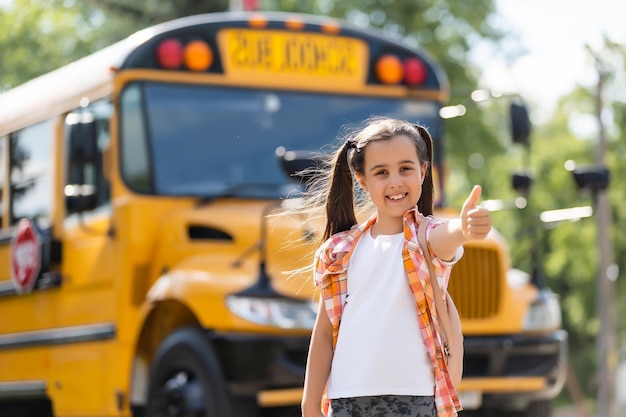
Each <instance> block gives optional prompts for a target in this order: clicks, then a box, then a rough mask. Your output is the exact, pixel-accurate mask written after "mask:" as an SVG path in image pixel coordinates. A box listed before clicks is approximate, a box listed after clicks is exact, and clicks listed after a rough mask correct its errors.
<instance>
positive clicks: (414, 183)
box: [357, 135, 428, 234]
mask: <svg viewBox="0 0 626 417" xmlns="http://www.w3.org/2000/svg"><path fill="white" fill-rule="evenodd" d="M364 151H365V159H364V161H365V164H364V170H363V175H358V174H357V181H358V182H359V184H360V185H361V187H363V189H364V190H365V191H366V192H367V193H368V194H369V195H370V198H371V199H372V201H373V203H374V205H375V206H376V211H377V214H378V221H377V223H378V224H379V227H378V228H377V229H378V230H377V232H376V233H377V234H392V233H399V232H400V231H402V216H403V215H404V213H406V212H407V211H408V210H410V209H412V208H413V207H415V205H416V204H417V201H418V200H419V198H420V196H421V195H422V181H423V179H424V174H425V173H426V168H427V167H428V164H427V163H424V164H422V163H421V162H420V159H419V157H418V156H417V149H416V147H415V142H414V141H413V139H411V138H409V137H408V136H405V135H399V136H394V137H393V138H391V139H390V140H379V141H373V142H370V143H368V144H367V146H366V148H365V149H364ZM398 229H399V230H398Z"/></svg>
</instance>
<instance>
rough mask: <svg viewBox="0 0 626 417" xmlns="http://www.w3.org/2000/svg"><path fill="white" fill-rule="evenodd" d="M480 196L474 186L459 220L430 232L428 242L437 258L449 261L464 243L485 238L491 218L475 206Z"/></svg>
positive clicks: (484, 209)
mask: <svg viewBox="0 0 626 417" xmlns="http://www.w3.org/2000/svg"><path fill="white" fill-rule="evenodd" d="M480 194H481V188H480V186H478V185H475V186H474V189H472V192H471V193H470V195H469V197H468V198H467V200H465V203H464V204H463V208H462V209H461V214H460V216H459V218H458V219H454V220H450V221H449V222H447V223H445V224H442V225H441V226H439V227H436V228H434V229H433V230H431V232H430V234H429V238H428V242H429V244H430V247H431V248H432V250H433V252H435V254H436V255H437V256H438V257H439V258H441V259H443V260H451V259H452V258H454V255H455V254H456V251H457V249H458V247H459V246H461V245H463V244H464V243H465V242H467V241H469V240H482V239H484V238H485V237H487V234H488V233H489V231H490V230H491V216H490V214H489V210H487V209H486V208H484V207H480V206H477V204H478V200H479V199H480Z"/></svg>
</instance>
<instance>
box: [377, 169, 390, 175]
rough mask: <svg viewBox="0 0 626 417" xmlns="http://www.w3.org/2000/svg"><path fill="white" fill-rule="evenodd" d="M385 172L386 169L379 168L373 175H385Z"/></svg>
mask: <svg viewBox="0 0 626 417" xmlns="http://www.w3.org/2000/svg"><path fill="white" fill-rule="evenodd" d="M386 173H387V171H385V170H380V171H376V173H375V174H374V175H385V174H386Z"/></svg>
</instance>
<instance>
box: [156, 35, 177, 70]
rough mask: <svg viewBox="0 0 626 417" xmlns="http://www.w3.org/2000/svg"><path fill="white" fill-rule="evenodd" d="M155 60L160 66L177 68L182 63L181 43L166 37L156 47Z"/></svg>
mask: <svg viewBox="0 0 626 417" xmlns="http://www.w3.org/2000/svg"><path fill="white" fill-rule="evenodd" d="M156 52H157V62H158V63H159V65H160V66H161V67H162V68H167V69H178V68H180V66H181V65H182V63H183V45H182V44H181V43H180V42H179V41H178V40H176V39H166V40H164V41H163V42H161V44H160V45H159V46H158V47H157V51H156Z"/></svg>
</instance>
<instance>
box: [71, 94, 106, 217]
mask: <svg viewBox="0 0 626 417" xmlns="http://www.w3.org/2000/svg"><path fill="white" fill-rule="evenodd" d="M110 116H111V103H110V102H109V101H104V100H103V101H97V102H94V103H91V104H90V105H89V106H87V107H84V108H81V109H77V110H76V111H74V112H72V113H69V114H68V115H67V117H66V118H65V135H64V138H65V155H66V161H67V165H66V177H65V185H66V186H67V185H73V186H87V187H86V188H85V187H84V189H89V190H91V191H92V192H93V196H92V197H93V198H92V200H91V201H92V202H91V203H90V204H89V209H96V208H99V207H103V206H106V205H108V204H109V202H110V187H109V182H108V181H107V180H106V178H105V177H104V167H103V153H104V150H105V149H106V147H107V146H108V144H109V138H110V135H109V120H110ZM66 214H67V215H70V214H72V210H68V212H67V213H66Z"/></svg>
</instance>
